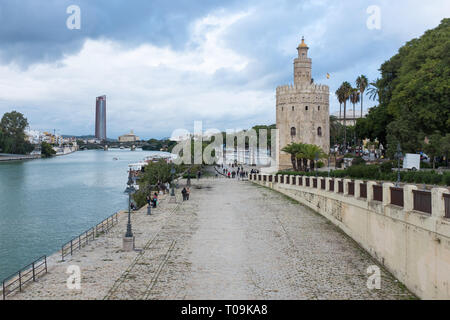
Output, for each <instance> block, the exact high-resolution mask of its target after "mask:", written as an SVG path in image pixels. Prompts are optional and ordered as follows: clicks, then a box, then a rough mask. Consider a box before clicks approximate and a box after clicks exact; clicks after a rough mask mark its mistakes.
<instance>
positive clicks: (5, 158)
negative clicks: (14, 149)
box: [0, 153, 41, 162]
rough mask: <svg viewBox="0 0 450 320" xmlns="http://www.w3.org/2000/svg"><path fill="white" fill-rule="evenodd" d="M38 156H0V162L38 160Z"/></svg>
mask: <svg viewBox="0 0 450 320" xmlns="http://www.w3.org/2000/svg"><path fill="white" fill-rule="evenodd" d="M40 158H41V156H40V155H14V154H4V153H3V154H0V162H6V161H25V160H34V159H40Z"/></svg>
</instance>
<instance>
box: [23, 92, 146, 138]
mask: <svg viewBox="0 0 450 320" xmlns="http://www.w3.org/2000/svg"><path fill="white" fill-rule="evenodd" d="M106 128H107V121H106V95H103V96H99V97H97V98H96V103H95V135H92V136H91V135H88V136H68V135H59V134H57V133H56V130H54V132H53V133H51V132H49V131H40V130H33V129H30V128H27V129H26V130H25V134H26V136H27V140H28V141H29V142H30V143H32V144H34V145H40V144H41V143H42V142H46V143H49V144H52V145H60V146H61V145H72V146H77V141H80V140H81V141H82V142H83V143H84V144H102V143H104V142H107V141H111V142H117V141H118V142H119V143H129V142H140V141H141V139H140V138H139V137H138V136H137V135H136V134H134V131H133V130H131V131H130V132H129V133H126V134H124V135H122V136H119V137H118V139H108V138H107V134H106V132H107V131H106Z"/></svg>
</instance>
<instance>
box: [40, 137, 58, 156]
mask: <svg viewBox="0 0 450 320" xmlns="http://www.w3.org/2000/svg"><path fill="white" fill-rule="evenodd" d="M55 154H56V151H55V150H53V147H52V145H51V144H49V143H47V142H45V141H44V142H42V143H41V156H42V157H43V158H50V157H53V156H54V155H55Z"/></svg>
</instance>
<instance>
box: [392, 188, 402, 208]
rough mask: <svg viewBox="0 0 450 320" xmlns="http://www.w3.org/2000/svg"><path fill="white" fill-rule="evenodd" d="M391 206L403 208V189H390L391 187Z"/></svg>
mask: <svg viewBox="0 0 450 320" xmlns="http://www.w3.org/2000/svg"><path fill="white" fill-rule="evenodd" d="M391 204H393V205H396V206H399V207H403V205H404V199H403V188H392V187H391Z"/></svg>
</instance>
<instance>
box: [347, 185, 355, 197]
mask: <svg viewBox="0 0 450 320" xmlns="http://www.w3.org/2000/svg"><path fill="white" fill-rule="evenodd" d="M347 185H348V194H349V195H350V196H354V195H355V182H353V181H351V182H349V183H348V184H347Z"/></svg>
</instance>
